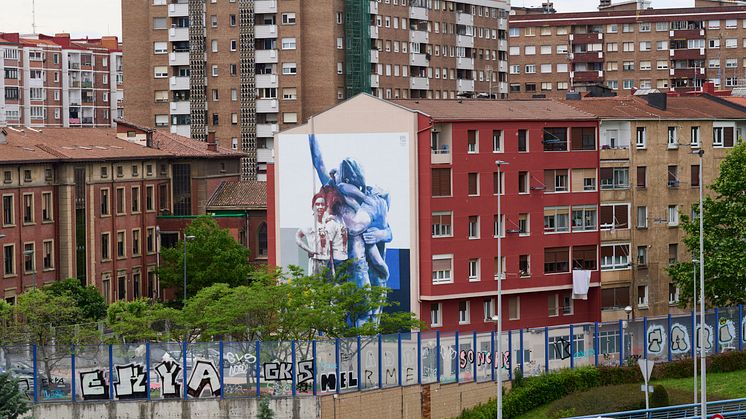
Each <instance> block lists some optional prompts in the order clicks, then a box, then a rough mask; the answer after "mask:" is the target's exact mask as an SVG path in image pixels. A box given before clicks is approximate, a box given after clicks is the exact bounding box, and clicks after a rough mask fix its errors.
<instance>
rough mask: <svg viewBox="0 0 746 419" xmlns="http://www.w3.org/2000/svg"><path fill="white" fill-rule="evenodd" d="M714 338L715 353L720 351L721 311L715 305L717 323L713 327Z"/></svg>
mask: <svg viewBox="0 0 746 419" xmlns="http://www.w3.org/2000/svg"><path fill="white" fill-rule="evenodd" d="M712 334H713V337H712V340H714V341H715V353H719V352H720V311H719V310H718V308H717V307H715V324H714V325H713V327H712Z"/></svg>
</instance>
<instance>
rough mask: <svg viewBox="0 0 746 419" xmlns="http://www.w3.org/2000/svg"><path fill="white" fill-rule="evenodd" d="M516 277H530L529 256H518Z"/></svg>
mask: <svg viewBox="0 0 746 419" xmlns="http://www.w3.org/2000/svg"><path fill="white" fill-rule="evenodd" d="M518 275H519V276H520V277H521V278H526V277H529V276H531V256H530V255H520V256H518Z"/></svg>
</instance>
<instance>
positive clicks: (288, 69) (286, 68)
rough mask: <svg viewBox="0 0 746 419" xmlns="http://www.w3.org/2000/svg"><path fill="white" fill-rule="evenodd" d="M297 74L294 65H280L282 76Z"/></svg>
mask: <svg viewBox="0 0 746 419" xmlns="http://www.w3.org/2000/svg"><path fill="white" fill-rule="evenodd" d="M297 73H298V69H297V68H296V65H295V63H282V74H284V75H293V74H297Z"/></svg>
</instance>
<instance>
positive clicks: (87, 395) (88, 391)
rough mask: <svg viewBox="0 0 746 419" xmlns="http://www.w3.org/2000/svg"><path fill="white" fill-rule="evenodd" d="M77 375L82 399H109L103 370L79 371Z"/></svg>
mask: <svg viewBox="0 0 746 419" xmlns="http://www.w3.org/2000/svg"><path fill="white" fill-rule="evenodd" d="M79 375H80V389H81V393H82V396H83V400H108V399H109V386H108V385H106V380H105V379H104V371H103V370H93V371H86V372H81V373H80V374H79Z"/></svg>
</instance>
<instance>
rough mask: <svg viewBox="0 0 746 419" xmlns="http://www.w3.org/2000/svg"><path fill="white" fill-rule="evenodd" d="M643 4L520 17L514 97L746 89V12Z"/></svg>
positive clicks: (513, 42)
mask: <svg viewBox="0 0 746 419" xmlns="http://www.w3.org/2000/svg"><path fill="white" fill-rule="evenodd" d="M642 3H644V2H627V3H623V4H622V5H621V6H615V5H608V2H602V6H603V7H600V8H599V9H601V10H600V11H597V12H581V13H553V9H551V10H546V8H544V9H542V10H527V9H521V10H518V11H516V13H514V14H513V15H512V16H511V17H510V30H509V37H508V42H509V44H510V48H509V65H510V68H509V80H510V95H511V98H529V97H533V96H535V95H543V96H545V97H556V98H562V97H564V96H565V93H566V92H568V91H570V90H575V91H580V92H583V91H587V90H589V89H590V88H591V87H592V86H598V85H601V86H605V87H608V88H609V89H612V90H614V91H616V92H617V93H618V94H620V95H625V94H629V93H630V92H632V90H633V89H650V88H653V89H658V90H660V91H663V92H667V91H677V92H686V91H691V90H694V89H695V88H700V87H701V86H702V85H703V84H704V83H705V82H708V81H709V82H713V83H714V84H715V86H717V87H718V88H720V89H731V88H732V87H733V86H736V85H739V84H742V83H743V81H744V79H745V74H744V71H745V68H746V61H744V58H743V57H744V55H745V54H746V50H745V49H744V48H746V6H733V5H726V6H724V5H721V4H720V2H711V1H697V2H696V4H695V7H686V8H675V9H652V8H647V7H645V8H636V7H635V5H636V4H637V5H640V4H642ZM643 6H645V5H644V4H643Z"/></svg>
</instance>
